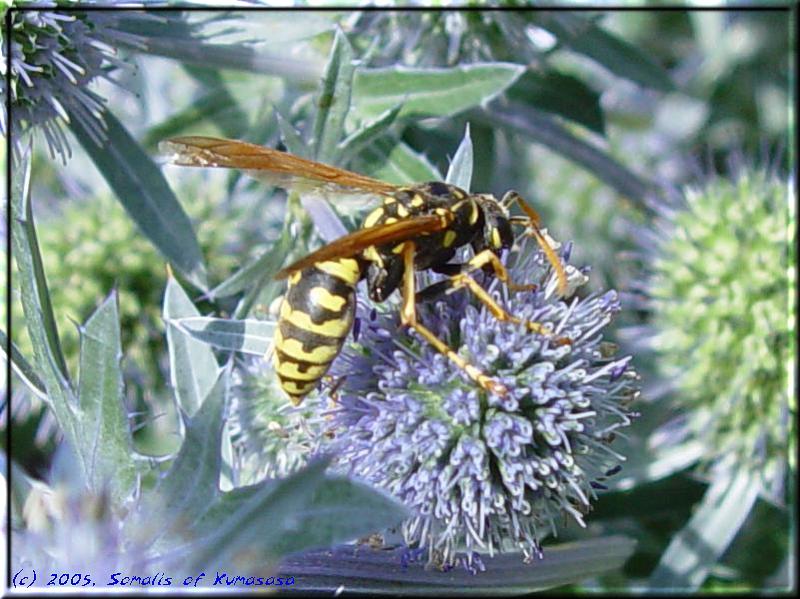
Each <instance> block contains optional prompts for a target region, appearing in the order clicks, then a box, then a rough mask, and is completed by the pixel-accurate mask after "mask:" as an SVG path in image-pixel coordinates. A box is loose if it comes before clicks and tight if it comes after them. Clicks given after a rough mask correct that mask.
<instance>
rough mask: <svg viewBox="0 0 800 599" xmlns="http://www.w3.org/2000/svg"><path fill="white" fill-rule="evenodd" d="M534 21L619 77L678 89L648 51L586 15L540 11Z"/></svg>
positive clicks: (658, 86)
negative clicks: (608, 30)
mask: <svg viewBox="0 0 800 599" xmlns="http://www.w3.org/2000/svg"><path fill="white" fill-rule="evenodd" d="M535 20H536V21H537V22H538V23H539V24H540V25H541V26H542V27H544V28H545V29H547V30H548V31H550V33H552V34H553V35H555V36H556V37H557V38H558V39H559V41H561V42H562V43H564V44H566V45H567V46H569V47H570V48H572V49H573V50H574V51H576V52H579V53H581V54H585V55H586V56H588V57H589V58H591V59H593V60H595V61H596V62H598V63H600V64H601V65H603V66H604V67H605V68H607V69H608V70H609V71H611V72H612V73H614V74H615V75H617V76H619V77H625V78H626V79H630V80H631V81H635V82H636V83H639V84H640V85H644V86H646V87H652V88H654V89H658V90H661V91H671V90H673V89H674V88H675V84H674V83H673V82H672V79H670V76H669V74H668V73H667V71H665V70H664V68H663V67H661V65H659V64H658V63H657V62H655V61H654V60H653V59H652V58H650V57H649V56H648V55H647V54H645V53H644V52H642V51H641V50H639V49H638V48H636V46H633V45H631V44H629V43H628V42H626V41H625V40H623V39H621V38H619V37H617V36H616V35H613V34H611V33H609V32H607V31H606V30H605V29H602V28H601V27H599V26H598V25H596V24H595V23H593V22H592V21H590V20H589V19H587V18H585V17H583V16H578V15H576V14H572V13H569V12H561V11H559V12H547V11H541V12H537V13H535Z"/></svg>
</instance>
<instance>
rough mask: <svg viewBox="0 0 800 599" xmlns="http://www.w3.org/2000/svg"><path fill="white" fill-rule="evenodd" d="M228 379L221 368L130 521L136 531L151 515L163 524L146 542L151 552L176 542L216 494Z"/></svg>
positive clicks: (145, 523) (227, 375) (217, 490)
mask: <svg viewBox="0 0 800 599" xmlns="http://www.w3.org/2000/svg"><path fill="white" fill-rule="evenodd" d="M229 380H230V370H229V369H228V368H226V369H223V370H222V371H221V373H220V375H219V378H218V379H217V381H216V383H215V384H214V386H213V387H212V388H211V389H210V390H209V392H208V395H207V396H206V397H205V398H203V402H202V405H201V407H200V409H199V410H198V411H197V413H196V414H195V415H194V417H193V418H191V419H190V420H189V421H188V422H187V424H186V436H185V438H184V440H183V444H182V445H181V448H180V451H179V452H178V455H177V457H176V458H175V461H174V462H173V463H172V465H171V466H170V469H169V470H168V471H167V473H166V474H165V475H164V476H163V478H162V479H161V480H160V481H159V483H158V485H157V486H156V488H155V490H154V492H153V493H152V494H150V495H148V496H147V498H146V500H145V501H143V502H142V504H141V507H140V511H139V513H138V514H137V518H135V519H133V520H132V521H131V522H132V524H131V526H132V527H133V528H134V529H136V528H140V527H145V526H148V523H150V524H152V522H153V516H154V514H156V515H157V516H158V518H157V520H156V521H157V522H162V523H163V525H161V526H160V527H159V530H158V532H157V533H156V534H155V535H154V536H153V537H152V539H151V540H152V542H153V543H154V548H155V549H162V550H164V549H167V548H169V547H170V546H171V545H173V544H175V543H178V542H180V541H181V539H183V538H184V537H185V534H186V532H187V531H188V530H189V529H190V528H191V527H192V525H193V522H195V521H196V520H197V519H198V518H199V517H200V516H201V515H202V514H204V513H205V511H206V510H207V509H208V508H209V506H211V505H213V502H214V501H215V500H216V499H217V497H218V496H219V494H220V491H219V476H220V468H221V461H222V454H221V452H220V443H221V438H222V427H223V424H224V421H223V418H222V416H223V413H224V410H225V404H226V403H227V397H228V393H229Z"/></svg>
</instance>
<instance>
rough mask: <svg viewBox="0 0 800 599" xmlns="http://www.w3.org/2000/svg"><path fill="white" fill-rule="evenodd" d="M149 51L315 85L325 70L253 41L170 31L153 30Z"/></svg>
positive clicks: (315, 64) (306, 60)
mask: <svg viewBox="0 0 800 599" xmlns="http://www.w3.org/2000/svg"><path fill="white" fill-rule="evenodd" d="M137 49H138V48H137ZM147 53H148V54H154V55H157V56H165V57H167V58H174V59H175V60H180V61H181V62H184V63H186V64H190V65H196V66H199V67H206V68H214V69H230V70H235V71H246V72H249V73H255V74H257V75H259V76H264V75H272V76H274V77H280V78H282V79H286V80H287V81H291V82H293V83H296V84H298V85H303V86H312V85H315V84H316V83H317V82H318V81H319V79H320V77H321V76H322V71H323V67H322V65H321V64H320V63H319V62H317V61H315V60H311V59H309V58H293V57H289V56H287V55H286V54H273V53H272V52H269V51H267V50H264V49H261V48H255V47H253V46H252V45H245V44H209V43H203V42H201V41H199V40H196V39H176V36H174V35H169V34H167V35H153V34H152V33H151V34H150V35H149V36H148V38H147Z"/></svg>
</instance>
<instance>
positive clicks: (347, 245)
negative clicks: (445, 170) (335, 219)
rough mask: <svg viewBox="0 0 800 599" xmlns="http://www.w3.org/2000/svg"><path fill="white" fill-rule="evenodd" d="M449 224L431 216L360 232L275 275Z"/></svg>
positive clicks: (438, 229) (440, 217)
mask: <svg viewBox="0 0 800 599" xmlns="http://www.w3.org/2000/svg"><path fill="white" fill-rule="evenodd" d="M449 224H450V221H449V220H448V219H446V218H444V217H442V216H439V215H433V214H428V215H423V216H417V217H414V218H407V219H403V220H399V221H397V222H394V223H391V224H383V225H375V226H374V227H368V228H366V229H359V230H358V231H353V232H352V233H350V234H349V235H345V236H344V237H340V238H339V239H337V240H335V241H332V242H331V243H329V244H328V245H324V246H322V247H321V248H319V249H318V250H317V251H315V252H312V253H310V254H308V255H307V256H305V257H304V258H301V259H300V260H298V261H297V262H295V263H294V264H290V265H289V266H287V267H286V268H284V269H283V270H281V271H280V272H279V273H278V274H277V275H275V278H276V279H285V278H286V277H288V276H289V275H290V274H292V273H293V272H297V271H298V270H303V269H304V268H308V267H309V266H313V265H314V264H316V263H318V262H324V261H325V260H333V259H336V258H349V257H352V256H355V255H356V254H357V253H359V252H360V251H362V250H365V249H367V248H368V247H371V246H380V245H387V244H390V243H397V242H403V241H407V240H409V239H412V238H414V237H417V236H418V235H425V234H430V233H435V232H437V231H441V230H443V229H446V228H447V226H448V225H449Z"/></svg>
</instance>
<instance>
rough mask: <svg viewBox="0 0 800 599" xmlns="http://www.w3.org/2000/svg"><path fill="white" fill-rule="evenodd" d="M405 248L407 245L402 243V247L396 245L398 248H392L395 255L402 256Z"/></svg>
mask: <svg viewBox="0 0 800 599" xmlns="http://www.w3.org/2000/svg"><path fill="white" fill-rule="evenodd" d="M405 247H406V244H405V243H401V244H400V245H396V246H394V247H393V248H392V253H393V254H402V253H403V250H404V249H405Z"/></svg>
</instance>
